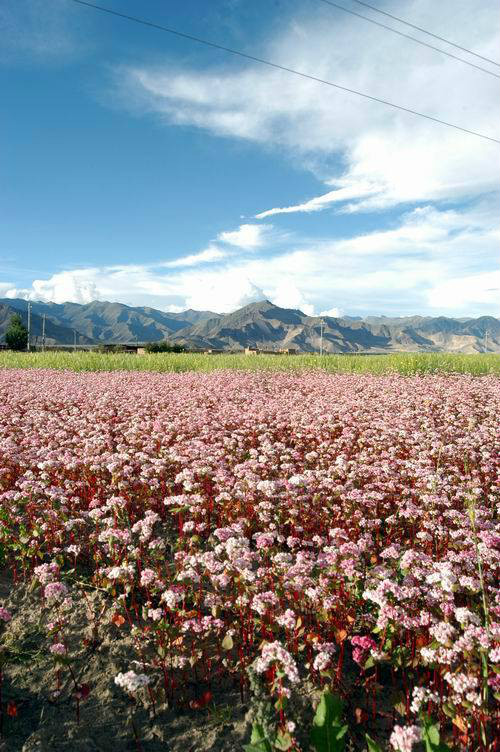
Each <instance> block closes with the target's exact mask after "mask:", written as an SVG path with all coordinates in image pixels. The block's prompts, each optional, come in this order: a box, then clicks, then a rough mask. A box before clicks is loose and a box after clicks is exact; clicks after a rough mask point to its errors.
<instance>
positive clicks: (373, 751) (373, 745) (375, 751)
mask: <svg viewBox="0 0 500 752" xmlns="http://www.w3.org/2000/svg"><path fill="white" fill-rule="evenodd" d="M365 741H366V746H367V747H368V752H382V747H381V746H380V744H378V743H377V742H376V741H375V739H372V738H371V736H369V735H368V734H365Z"/></svg>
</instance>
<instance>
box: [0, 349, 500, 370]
mask: <svg viewBox="0 0 500 752" xmlns="http://www.w3.org/2000/svg"><path fill="white" fill-rule="evenodd" d="M154 344H158V343H154ZM0 368H56V369H60V370H70V371H157V372H176V373H180V372H183V371H204V372H208V371H216V370H219V369H223V368H224V369H228V370H235V371H298V372H300V371H311V370H320V371H326V372H327V373H373V374H383V373H401V374H403V375H405V376H413V375H415V374H425V373H470V374H473V375H476V376H480V375H482V374H499V375H500V356H498V355H493V354H478V355H461V354H449V353H395V354H391V355H323V356H322V357H321V358H320V357H318V356H317V355H307V354H306V355H258V356H253V357H247V356H246V355H240V354H231V353H227V354H226V353H224V354H222V355H212V354H205V353H168V352H166V353H158V354H148V353H146V354H145V355H134V356H133V357H131V355H130V354H128V353H106V354H101V353H99V352H41V353H32V354H30V355H26V354H23V355H19V354H17V353H13V352H0Z"/></svg>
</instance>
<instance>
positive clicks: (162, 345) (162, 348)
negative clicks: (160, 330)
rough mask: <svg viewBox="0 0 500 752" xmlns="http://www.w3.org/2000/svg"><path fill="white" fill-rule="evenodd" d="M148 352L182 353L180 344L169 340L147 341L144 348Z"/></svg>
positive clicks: (182, 348) (182, 349)
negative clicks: (174, 343)
mask: <svg viewBox="0 0 500 752" xmlns="http://www.w3.org/2000/svg"><path fill="white" fill-rule="evenodd" d="M144 349H145V350H146V352H148V353H183V352H185V348H184V347H183V346H182V345H173V344H172V343H171V342H167V341H166V340H165V341H164V342H148V343H147V345H146V346H145V348H144Z"/></svg>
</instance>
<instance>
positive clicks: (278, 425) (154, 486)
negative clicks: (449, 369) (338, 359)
mask: <svg viewBox="0 0 500 752" xmlns="http://www.w3.org/2000/svg"><path fill="white" fill-rule="evenodd" d="M499 386H500V384H499V380H498V377H497V376H493V375H491V376H488V375H486V376H482V377H474V376H471V375H466V374H456V375H423V376H407V377H405V376H401V375H398V374H392V375H390V374H389V375H380V376H375V375H370V374H327V373H324V372H318V371H317V372H312V371H311V372H307V373H280V372H276V373H271V372H260V373H259V372H253V373H252V372H246V373H245V372H238V371H216V372H213V373H192V372H191V373H189V372H187V373H168V374H167V373H164V374H162V373H148V372H143V373H133V372H127V373H126V372H118V371H117V372H113V373H110V372H108V373H106V372H100V373H89V372H87V373H72V372H68V371H51V370H4V371H1V372H0V489H1V494H0V515H1V550H0V553H1V557H2V571H3V578H2V581H1V591H0V593H1V595H2V598H3V601H1V602H0V641H1V646H0V661H1V684H0V687H1V690H2V696H1V712H0V730H1V733H2V737H3V742H2V743H3V744H4V747H3V748H4V749H6V750H8V751H9V750H23V752H31V751H32V750H44V751H45V750H68V752H69V750H82V751H83V750H89V751H90V750H108V749H109V750H115V749H116V750H122V749H124V750H126V749H131V750H143V751H144V752H150V751H156V750H178V751H179V752H181V750H185V751H186V752H188V751H189V750H193V752H197V750H208V749H213V750H227V751H228V752H229V750H236V751H238V750H243V749H245V748H246V749H248V750H252V751H253V752H258V751H259V750H261V751H263V752H272V751H273V750H287V749H290V750H303V751H304V752H305V751H306V750H311V751H312V750H316V752H323V751H324V750H325V751H330V750H335V751H336V750H342V749H343V748H344V747H345V748H346V749H350V750H357V749H359V750H362V749H364V750H366V749H368V750H369V751H370V752H377V750H391V751H397V750H400V752H410V750H411V749H412V748H414V749H415V750H417V749H419V748H421V749H424V745H425V748H426V750H427V752H434V751H435V752H438V751H440V752H443V750H446V749H450V750H482V751H484V752H486V750H488V752H493V751H494V750H498V735H497V734H498V720H499V716H498V700H499V698H500V592H499V588H498V573H499V559H500V526H499V522H498V510H499V503H500V389H499Z"/></svg>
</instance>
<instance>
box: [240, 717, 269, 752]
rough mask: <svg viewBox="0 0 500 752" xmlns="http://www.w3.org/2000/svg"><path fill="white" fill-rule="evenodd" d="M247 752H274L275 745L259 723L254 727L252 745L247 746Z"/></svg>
mask: <svg viewBox="0 0 500 752" xmlns="http://www.w3.org/2000/svg"><path fill="white" fill-rule="evenodd" d="M245 752H273V745H272V743H271V741H270V740H269V739H268V738H267V736H266V735H265V734H264V729H263V728H262V726H261V725H260V724H259V723H254V724H253V726H252V736H251V738H250V744H246V745H245Z"/></svg>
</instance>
